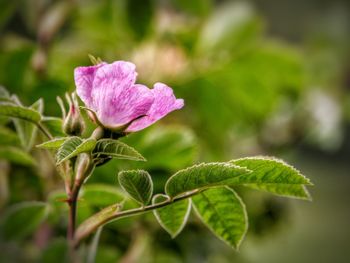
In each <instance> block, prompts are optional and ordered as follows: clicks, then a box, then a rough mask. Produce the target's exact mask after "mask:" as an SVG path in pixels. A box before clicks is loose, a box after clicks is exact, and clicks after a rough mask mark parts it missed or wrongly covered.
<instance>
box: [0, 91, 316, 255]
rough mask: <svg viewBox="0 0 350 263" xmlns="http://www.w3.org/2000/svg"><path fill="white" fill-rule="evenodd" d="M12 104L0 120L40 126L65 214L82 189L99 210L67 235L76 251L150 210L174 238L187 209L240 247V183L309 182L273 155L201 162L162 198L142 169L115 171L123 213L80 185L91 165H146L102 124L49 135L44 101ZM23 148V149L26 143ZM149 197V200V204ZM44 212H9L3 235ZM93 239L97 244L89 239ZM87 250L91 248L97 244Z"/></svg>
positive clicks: (282, 187)
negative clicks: (59, 180) (87, 131)
mask: <svg viewBox="0 0 350 263" xmlns="http://www.w3.org/2000/svg"><path fill="white" fill-rule="evenodd" d="M2 93H3V94H4V95H3V96H4V97H3V98H4V99H6V98H8V93H7V92H6V91H5V90H3V92H2ZM10 105H11V107H10V108H9V106H8V103H5V104H2V105H1V106H0V111H1V113H2V114H3V115H5V116H7V117H10V118H13V119H14V122H15V124H16V123H17V126H16V127H18V125H21V127H26V126H25V125H26V123H18V122H16V121H17V119H21V121H28V122H29V123H30V124H31V125H34V126H33V127H35V128H38V127H39V128H40V131H42V133H43V134H44V135H46V136H47V137H48V139H49V141H46V142H43V143H41V144H39V145H38V147H39V148H43V149H49V150H53V151H54V156H55V160H56V166H57V167H58V168H59V171H60V173H61V174H63V180H64V182H65V184H66V187H67V189H66V191H67V195H68V199H67V200H68V203H69V205H70V209H72V208H73V207H75V205H76V202H77V198H78V196H79V190H80V188H81V187H83V190H84V191H83V195H82V197H83V198H85V201H86V202H87V203H88V204H89V205H90V206H98V207H99V208H100V209H101V210H100V211H99V212H97V213H95V214H92V215H91V216H89V217H88V218H86V219H85V220H84V221H83V222H82V223H81V224H80V226H78V228H77V230H76V233H75V234H73V235H71V238H72V242H73V244H74V246H78V245H79V244H80V243H81V242H83V239H84V238H86V237H87V236H89V235H90V234H91V233H93V232H94V231H95V230H97V229H100V230H99V231H101V229H102V226H103V225H105V224H107V223H109V222H111V221H114V220H116V219H121V218H124V217H130V216H133V215H137V214H141V213H144V212H146V211H153V212H154V215H155V217H156V219H157V221H158V222H159V223H160V225H161V226H162V227H163V228H164V229H165V230H166V231H167V232H168V233H169V234H170V235H171V236H172V237H175V236H177V235H178V234H179V233H180V232H181V230H182V229H183V228H184V226H185V224H186V222H187V220H188V217H189V213H190V211H191V208H192V207H193V208H194V209H195V211H196V214H197V215H198V216H199V217H200V218H201V220H202V221H203V222H204V224H205V225H206V226H207V227H208V228H209V229H210V230H211V231H212V232H213V233H214V234H215V235H216V236H218V237H219V238H220V239H222V240H224V241H225V242H227V243H228V244H229V245H230V246H232V247H234V248H238V247H239V245H240V243H241V241H242V240H243V238H244V236H245V234H246V231H247V227H248V221H247V220H248V219H247V212H246V209H245V205H244V203H243V201H242V200H241V198H240V197H239V195H238V194H237V193H236V192H235V191H234V190H233V189H234V188H235V187H237V186H240V185H242V186H248V187H251V188H255V189H260V190H264V191H269V192H271V193H274V194H278V195H284V196H291V197H297V198H302V199H307V198H309V195H308V193H307V190H306V188H305V185H310V184H311V183H310V181H309V180H308V179H307V178H306V177H304V176H303V175H302V174H301V173H300V172H299V171H297V170H296V169H295V168H293V167H292V166H290V165H288V164H286V163H284V162H283V161H281V160H277V159H274V158H269V157H249V158H241V159H237V160H232V161H230V162H216V163H201V164H197V165H193V166H191V167H188V168H186V169H182V170H179V171H177V172H176V173H174V174H173V175H172V176H171V177H170V178H169V179H168V180H167V181H166V183H165V185H164V191H163V193H164V194H155V195H154V193H153V181H152V177H151V175H150V174H149V173H148V172H147V171H145V170H125V171H121V172H119V173H118V182H119V185H120V187H121V188H122V189H123V190H124V191H125V192H126V193H127V194H128V195H129V196H130V197H131V198H132V199H133V200H135V201H136V202H137V203H139V205H141V206H136V207H132V208H127V207H125V208H124V205H125V201H126V200H127V197H126V196H125V197H123V194H122V193H121V192H119V191H118V190H117V188H114V187H110V186H101V185H100V186H99V185H96V186H93V185H90V186H86V187H85V186H84V183H85V182H86V180H87V179H88V178H89V177H90V176H91V174H92V171H93V170H94V168H95V166H96V165H102V164H104V163H105V162H106V161H108V160H110V159H112V158H116V159H128V160H133V161H140V160H142V161H145V160H146V159H145V158H144V157H143V156H142V155H141V154H140V153H138V152H137V151H136V150H135V149H133V148H132V147H131V146H128V145H127V144H125V143H122V142H120V141H119V140H118V139H113V138H108V136H109V134H110V133H109V132H108V131H107V130H103V129H102V128H101V127H97V128H96V129H95V130H94V132H93V133H92V134H91V136H90V137H88V138H84V137H80V136H67V137H53V135H51V133H50V131H49V126H45V124H44V123H42V122H41V120H42V119H43V117H42V108H43V102H42V101H40V105H41V107H40V111H36V110H35V109H34V107H33V106H31V107H29V108H27V107H24V106H22V105H18V104H14V103H10ZM79 129H80V128H79ZM17 132H18V134H19V135H18V136H19V137H20V138H21V137H22V138H30V141H33V140H34V139H35V138H33V137H34V136H35V135H36V133H33V128H32V127H31V128H26V129H17ZM67 135H68V134H67ZM28 136H29V137H28ZM106 136H107V138H106ZM112 137H113V134H112ZM22 147H25V148H27V147H28V145H22ZM3 151H4V155H5V154H8V153H9V151H6V149H5V150H3ZM24 154H25V153H24V152H23V153H22V152H20V150H18V151H17V152H16V151H12V152H11V155H8V156H12V158H8V159H9V160H11V161H18V160H21V161H22V162H23V164H28V163H30V164H34V161H32V160H31V159H30V158H31V157H30V156H28V157H25V155H24ZM160 158H161V157H160ZM24 160H31V161H30V162H29V161H26V162H25V161H24ZM72 169H73V173H72V171H71V170H72ZM85 188H86V189H85ZM151 200H152V203H151V204H149V202H150V201H151ZM48 207H49V204H48V203H28V204H23V205H17V206H15V207H14V208H13V209H12V210H9V212H8V215H7V216H6V217H5V219H4V222H2V229H3V231H2V232H3V234H4V237H10V236H11V235H15V236H18V237H23V236H25V235H28V234H30V233H31V232H33V231H35V230H36V229H37V228H38V227H39V226H40V224H41V223H42V222H43V221H44V220H45V218H46V217H47V215H48V211H49V210H48ZM54 210H55V209H53V211H54ZM73 213H75V211H74V210H73ZM70 215H72V210H70ZM73 215H74V214H73ZM23 218H25V220H26V221H27V224H26V225H22V226H23V230H20V229H19V228H18V227H19V224H20V222H21V221H22V220H23ZM73 220H74V219H73ZM73 222H74V221H73ZM70 231H74V228H71V226H68V237H69V235H70V233H71V232H70ZM73 233H74V232H73ZM98 235H99V234H98ZM93 242H95V243H96V242H97V241H96V240H95V239H94V241H93ZM91 247H92V248H93V249H95V250H96V244H95V245H93V246H91ZM95 252H96V251H95ZM95 252H93V251H92V252H91V253H92V254H95Z"/></svg>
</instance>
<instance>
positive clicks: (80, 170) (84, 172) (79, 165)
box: [75, 153, 94, 182]
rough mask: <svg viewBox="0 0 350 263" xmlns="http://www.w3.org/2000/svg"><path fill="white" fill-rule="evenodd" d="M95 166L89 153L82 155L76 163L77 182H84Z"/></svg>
mask: <svg viewBox="0 0 350 263" xmlns="http://www.w3.org/2000/svg"><path fill="white" fill-rule="evenodd" d="M93 167H94V166H93V164H92V161H91V157H90V155H89V154H88V153H81V154H79V155H78V158H77V160H76V163H75V181H78V182H83V181H84V180H85V179H86V178H87V177H88V176H89V175H90V174H91V172H92V170H93Z"/></svg>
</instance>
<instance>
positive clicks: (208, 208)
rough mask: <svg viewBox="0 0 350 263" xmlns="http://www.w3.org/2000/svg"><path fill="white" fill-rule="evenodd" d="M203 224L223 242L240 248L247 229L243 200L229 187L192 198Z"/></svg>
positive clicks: (211, 190)
mask: <svg viewBox="0 0 350 263" xmlns="http://www.w3.org/2000/svg"><path fill="white" fill-rule="evenodd" d="M192 202H193V206H194V208H195V211H196V213H197V214H198V216H199V217H200V218H201V220H202V221H203V223H204V224H205V225H206V226H207V227H208V228H209V229H210V230H211V231H212V232H213V233H214V234H215V235H216V236H217V237H219V238H220V239H221V240H223V241H225V242H226V243H227V244H229V245H230V246H232V247H233V248H235V249H238V248H239V245H240V243H241V241H242V240H243V238H244V236H245V234H246V232H247V229H248V219H247V212H246V209H245V206H244V203H243V202H242V200H241V198H240V197H239V196H238V195H237V194H236V193H235V192H234V191H233V190H232V189H229V188H227V187H220V188H212V189H208V190H205V191H204V192H202V193H200V194H198V195H195V196H193V197H192Z"/></svg>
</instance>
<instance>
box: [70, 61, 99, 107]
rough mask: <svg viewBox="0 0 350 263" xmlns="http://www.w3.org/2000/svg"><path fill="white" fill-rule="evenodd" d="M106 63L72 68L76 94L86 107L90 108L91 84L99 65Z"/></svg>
mask: <svg viewBox="0 0 350 263" xmlns="http://www.w3.org/2000/svg"><path fill="white" fill-rule="evenodd" d="M105 64H106V63H101V64H99V65H96V66H90V67H77V68H75V69H74V80H75V85H76V87H77V94H78V96H79V97H80V98H81V100H82V101H83V102H84V103H85V105H86V106H87V107H88V108H92V101H93V99H92V94H91V93H92V84H93V81H94V78H95V74H96V72H97V70H98V68H100V67H101V66H103V65H105Z"/></svg>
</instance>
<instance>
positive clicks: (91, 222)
mask: <svg viewBox="0 0 350 263" xmlns="http://www.w3.org/2000/svg"><path fill="white" fill-rule="evenodd" d="M120 209H121V206H120V205H118V204H117V205H115V204H114V205H111V206H108V207H106V208H104V209H102V210H101V211H100V212H98V213H96V214H94V215H93V216H91V217H89V218H88V219H86V220H85V221H84V222H83V223H81V224H80V225H79V227H78V228H77V230H76V232H75V239H76V240H81V239H83V238H84V237H86V236H87V235H89V233H91V232H93V231H95V230H96V229H97V228H98V227H100V226H102V225H103V224H105V223H109V222H111V221H110V219H111V218H112V217H113V215H114V214H116V213H118V212H119V211H120Z"/></svg>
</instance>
